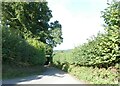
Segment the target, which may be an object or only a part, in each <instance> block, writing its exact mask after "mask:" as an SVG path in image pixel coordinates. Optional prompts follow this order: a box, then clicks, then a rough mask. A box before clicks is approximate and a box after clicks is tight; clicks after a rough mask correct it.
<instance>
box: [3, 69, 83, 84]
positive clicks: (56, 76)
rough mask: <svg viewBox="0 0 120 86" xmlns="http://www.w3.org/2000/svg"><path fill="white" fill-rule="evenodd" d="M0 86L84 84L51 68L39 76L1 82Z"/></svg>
mask: <svg viewBox="0 0 120 86" xmlns="http://www.w3.org/2000/svg"><path fill="white" fill-rule="evenodd" d="M2 84H85V83H84V82H82V81H79V80H77V79H75V78H74V77H73V76H71V75H69V74H67V73H65V72H63V71H61V70H59V69H56V68H53V67H49V68H47V69H46V71H45V72H44V73H43V74H41V75H34V76H29V77H24V78H17V79H10V80H3V81H2Z"/></svg>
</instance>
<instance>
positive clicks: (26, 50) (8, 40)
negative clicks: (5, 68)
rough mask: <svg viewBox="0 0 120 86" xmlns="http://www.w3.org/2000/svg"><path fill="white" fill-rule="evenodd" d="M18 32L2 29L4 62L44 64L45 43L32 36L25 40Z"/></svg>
mask: <svg viewBox="0 0 120 86" xmlns="http://www.w3.org/2000/svg"><path fill="white" fill-rule="evenodd" d="M17 32H18V31H17V30H12V29H6V28H3V29H2V39H3V40H2V50H3V52H2V56H3V59H2V60H3V61H2V62H3V64H16V65H17V64H19V65H43V64H44V61H45V44H43V43H42V42H39V41H37V40H35V39H32V38H28V39H27V40H24V39H22V37H21V36H20V35H19V34H18V33H17Z"/></svg>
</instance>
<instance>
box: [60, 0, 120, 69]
mask: <svg viewBox="0 0 120 86" xmlns="http://www.w3.org/2000/svg"><path fill="white" fill-rule="evenodd" d="M119 7H120V2H112V4H109V6H108V7H107V9H105V10H104V11H103V12H102V17H103V18H104V21H105V27H104V28H105V33H104V34H101V33H99V34H98V35H97V36H96V37H92V38H91V39H89V40H88V42H87V43H84V44H83V45H80V46H78V47H76V48H75V49H74V50H73V51H72V52H73V55H72V58H71V59H72V63H74V64H76V65H82V66H97V67H106V68H107V67H109V66H114V65H115V64H116V63H119V62H120V13H119ZM61 56H62V54H61ZM64 56H65V55H64ZM62 58H63V57H60V58H59V59H62ZM64 59H66V56H65V57H64ZM67 62H68V63H71V60H70V61H69V60H67Z"/></svg>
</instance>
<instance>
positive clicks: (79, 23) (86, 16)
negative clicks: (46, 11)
mask: <svg viewBox="0 0 120 86" xmlns="http://www.w3.org/2000/svg"><path fill="white" fill-rule="evenodd" d="M47 1H48V6H49V8H50V9H51V10H52V15H53V18H52V19H51V21H55V20H58V21H59V22H60V24H61V25H62V33H63V35H62V37H63V43H62V44H60V45H57V47H55V48H54V50H67V49H73V48H74V47H76V46H78V45H80V44H82V43H85V42H87V39H89V38H90V37H91V36H93V35H97V33H98V32H104V28H103V24H104V21H103V18H101V11H103V10H104V9H105V8H106V7H107V4H106V3H107V0H47Z"/></svg>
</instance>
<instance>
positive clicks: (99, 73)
mask: <svg viewBox="0 0 120 86" xmlns="http://www.w3.org/2000/svg"><path fill="white" fill-rule="evenodd" d="M69 69H70V71H69V72H70V73H71V74H72V75H74V76H76V77H77V78H78V79H81V80H85V81H86V82H89V83H90V84H118V81H117V73H115V72H113V71H111V70H110V69H105V68H101V69H98V68H92V67H79V66H73V65H71V66H70V67H69Z"/></svg>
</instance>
